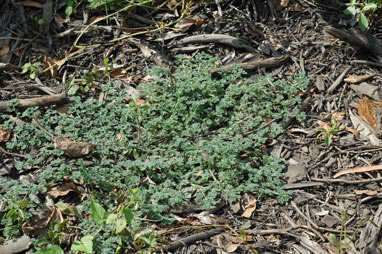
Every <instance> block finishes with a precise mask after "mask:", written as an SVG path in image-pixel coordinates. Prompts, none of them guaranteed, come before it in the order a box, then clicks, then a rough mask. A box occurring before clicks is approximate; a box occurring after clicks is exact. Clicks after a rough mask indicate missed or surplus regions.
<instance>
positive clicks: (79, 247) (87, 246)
mask: <svg viewBox="0 0 382 254" xmlns="http://www.w3.org/2000/svg"><path fill="white" fill-rule="evenodd" d="M93 239H94V236H92V235H87V236H84V237H82V238H81V240H80V241H75V242H74V243H73V244H72V247H70V249H71V250H73V251H82V252H85V253H93Z"/></svg>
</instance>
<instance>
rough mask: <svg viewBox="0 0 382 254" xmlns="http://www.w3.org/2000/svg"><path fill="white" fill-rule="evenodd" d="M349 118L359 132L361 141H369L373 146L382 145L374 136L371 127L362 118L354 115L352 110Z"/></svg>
mask: <svg viewBox="0 0 382 254" xmlns="http://www.w3.org/2000/svg"><path fill="white" fill-rule="evenodd" d="M349 117H350V120H351V122H352V124H353V126H354V127H355V128H356V130H357V131H359V134H360V138H361V139H364V140H368V141H369V142H370V144H371V145H376V146H377V145H382V141H381V140H380V139H379V138H378V137H377V136H376V135H375V134H374V131H373V130H372V129H371V127H370V125H368V124H367V123H366V122H365V121H364V120H363V119H362V118H361V117H360V116H358V115H356V114H354V113H353V112H352V111H351V110H350V109H349Z"/></svg>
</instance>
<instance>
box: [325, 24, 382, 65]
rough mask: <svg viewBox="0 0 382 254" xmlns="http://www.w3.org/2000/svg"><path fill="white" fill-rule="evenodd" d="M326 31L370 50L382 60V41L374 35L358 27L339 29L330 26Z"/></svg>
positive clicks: (361, 48)
mask: <svg viewBox="0 0 382 254" xmlns="http://www.w3.org/2000/svg"><path fill="white" fill-rule="evenodd" d="M325 31H326V32H328V33H329V34H331V35H332V36H334V37H337V38H339V39H341V40H343V41H346V42H348V43H350V44H351V45H352V46H354V47H357V48H359V49H360V50H362V51H366V52H369V53H370V54H372V55H373V56H374V57H375V58H377V59H378V60H380V61H381V60H382V41H381V40H379V39H377V38H375V37H374V36H372V35H370V34H368V33H365V32H362V31H360V30H358V29H356V28H351V29H338V28H335V27H333V26H329V27H327V28H326V29H325Z"/></svg>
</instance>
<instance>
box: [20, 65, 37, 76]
mask: <svg viewBox="0 0 382 254" xmlns="http://www.w3.org/2000/svg"><path fill="white" fill-rule="evenodd" d="M40 65H41V63H40V62H35V63H33V64H31V63H26V64H24V65H23V67H22V68H21V69H22V71H21V74H25V73H29V77H30V78H31V79H35V78H36V75H37V73H38V67H40Z"/></svg>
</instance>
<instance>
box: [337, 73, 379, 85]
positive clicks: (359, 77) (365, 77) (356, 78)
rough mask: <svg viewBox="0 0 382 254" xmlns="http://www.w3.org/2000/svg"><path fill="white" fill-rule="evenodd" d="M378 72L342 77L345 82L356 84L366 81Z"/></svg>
mask: <svg viewBox="0 0 382 254" xmlns="http://www.w3.org/2000/svg"><path fill="white" fill-rule="evenodd" d="M377 75H378V74H368V75H350V76H348V77H347V78H345V79H344V81H345V82H348V83H351V84H356V83H361V82H363V81H366V80H368V79H370V78H373V77H375V76H377Z"/></svg>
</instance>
